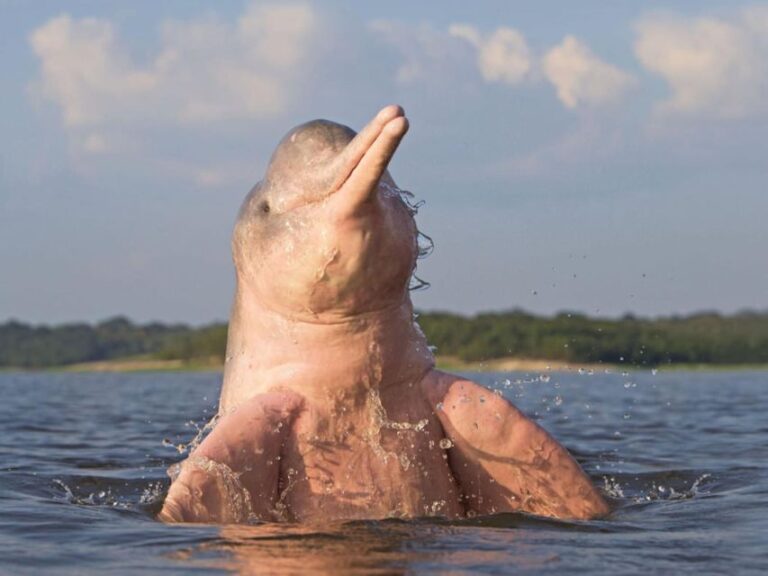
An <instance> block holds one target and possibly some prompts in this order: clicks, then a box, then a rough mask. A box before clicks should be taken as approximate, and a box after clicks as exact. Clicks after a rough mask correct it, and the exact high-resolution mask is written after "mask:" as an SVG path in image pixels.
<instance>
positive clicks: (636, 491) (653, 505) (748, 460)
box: [0, 372, 768, 574]
mask: <svg viewBox="0 0 768 576" xmlns="http://www.w3.org/2000/svg"><path fill="white" fill-rule="evenodd" d="M473 377H474V378H475V379H476V380H478V381H480V382H481V383H483V384H485V385H487V386H491V387H494V388H497V389H500V390H501V391H502V392H503V393H504V394H505V395H506V396H507V397H508V398H509V399H510V400H512V401H513V402H515V404H517V405H518V406H519V407H521V408H522V409H523V410H525V411H526V412H527V413H528V414H530V415H532V416H534V417H536V418H538V419H539V421H540V423H541V424H542V425H544V426H545V427H546V428H547V429H548V430H550V431H551V432H553V433H554V434H555V436H556V437H557V438H558V439H560V440H561V441H562V442H563V443H564V444H565V445H566V446H567V447H568V448H569V449H570V450H571V451H572V452H573V454H574V455H575V456H576V457H577V459H578V460H579V461H580V462H581V463H582V465H583V466H584V468H585V469H586V470H587V472H588V473H589V474H590V475H591V476H592V478H593V479H594V480H595V482H597V483H598V484H599V485H600V486H602V487H603V488H604V490H605V491H606V493H607V494H608V495H609V496H610V498H611V501H612V503H613V505H614V507H615V511H614V512H613V514H612V515H611V516H610V517H609V518H607V519H605V520H600V521H592V522H558V521H552V520H543V519H538V518H532V517H526V516H524V515H518V514H506V515H499V516H495V517H487V518H476V519H473V520H467V521H461V522H447V521H439V520H434V519H431V520H426V519H425V520H414V521H394V520H393V521H370V522H348V523H335V524H329V525H327V526H321V527H317V526H315V527H303V526H296V525H275V524H271V525H262V526H247V527H224V528H222V527H216V526H166V525H163V524H161V523H158V522H156V521H155V520H154V517H153V515H154V513H155V512H156V511H157V509H158V507H159V505H160V502H161V500H162V497H163V494H164V492H165V490H166V489H167V486H168V480H167V476H166V474H165V470H166V469H167V467H168V466H169V465H170V464H172V463H173V462H175V461H177V460H179V459H180V458H181V456H180V455H179V454H178V452H177V451H176V450H175V449H174V448H172V447H169V446H168V445H167V444H168V442H166V443H165V444H166V445H164V442H163V441H164V439H167V440H170V443H171V444H178V443H183V442H186V441H189V440H190V439H191V438H192V437H193V436H194V435H195V426H198V425H200V424H202V423H204V422H205V421H206V420H207V419H208V418H209V417H210V416H211V415H212V414H213V413H215V400H216V398H217V397H218V387H219V383H220V378H221V377H220V375H219V374H217V373H157V374H151V373H148V374H73V373H61V374H53V373H39V374H37V373H20V374H16V373H2V374H0V393H2V398H3V400H2V402H1V403H0V573H8V574H42V573H52V574H53V573H55V574H81V573H83V572H112V573H117V574H134V573H147V572H160V571H163V572H164V573H166V574H176V573H178V574H188V573H200V574H209V573H211V574H214V573H229V572H232V571H235V572H236V571H241V572H243V573H257V574H258V573H265V574H274V573H281V572H282V573H312V572H315V573H328V574H337V573H354V574H393V573H394V574H397V573H419V574H423V573H446V572H451V573H453V574H464V573H466V574H470V573H484V574H509V573H513V572H514V573H518V574H521V573H522V574H527V573H530V574H547V573H552V574H555V573H556V574H573V573H578V572H585V573H587V572H588V573H611V574H635V573H650V574H654V573H667V572H668V573H674V574H685V573H696V574H702V573H738V574H763V573H766V572H768V463H767V461H768V417H766V414H765V411H766V407H768V372H733V373H728V372H717V373H702V372H669V373H665V372H661V373H658V374H655V375H654V374H651V373H649V372H643V373H631V374H622V373H620V372H618V373H617V372H615V373H612V374H603V373H599V374H589V373H584V374H576V373H569V374H552V375H551V376H542V375H539V374H520V373H504V374H477V375H473Z"/></svg>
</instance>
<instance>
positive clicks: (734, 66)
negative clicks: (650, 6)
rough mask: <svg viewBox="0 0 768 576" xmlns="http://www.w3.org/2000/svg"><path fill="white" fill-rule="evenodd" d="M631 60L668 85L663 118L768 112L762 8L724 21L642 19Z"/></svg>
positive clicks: (767, 19)
mask: <svg viewBox="0 0 768 576" xmlns="http://www.w3.org/2000/svg"><path fill="white" fill-rule="evenodd" d="M635 54H636V55H637V58H638V59H639V60H640V62H641V63H642V64H643V66H644V67H645V68H647V69H648V70H649V71H651V72H653V73H656V74H658V75H660V76H662V77H663V78H664V80H666V82H667V83H668V84H669V87H670V90H671V94H670V97H669V98H668V99H667V100H666V101H664V102H662V103H661V106H660V110H661V111H663V112H668V113H678V114H688V115H695V114H704V113H705V114H711V115H714V116H720V117H744V116H748V115H751V114H754V113H758V112H762V111H765V110H766V109H768V105H767V104H766V100H767V99H768V66H766V61H768V7H753V8H750V9H747V10H743V11H741V12H740V13H739V14H738V15H736V16H735V17H733V18H730V19H725V18H698V19H685V18H682V17H675V16H669V15H656V16H651V17H648V18H645V19H644V20H641V21H640V22H639V23H638V25H637V39H636V42H635Z"/></svg>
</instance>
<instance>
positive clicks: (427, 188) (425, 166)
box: [0, 0, 768, 324]
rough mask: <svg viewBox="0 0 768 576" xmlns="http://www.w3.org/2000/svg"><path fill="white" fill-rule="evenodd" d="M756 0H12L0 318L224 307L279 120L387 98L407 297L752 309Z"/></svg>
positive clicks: (358, 118)
mask: <svg viewBox="0 0 768 576" xmlns="http://www.w3.org/2000/svg"><path fill="white" fill-rule="evenodd" d="M766 62H768V3H766V2H747V3H742V2H738V1H733V0H727V1H724V0H720V1H711V0H690V1H685V0H681V1H677V2H669V1H667V2H655V1H646V2H636V1H631V0H612V1H611V2H607V1H593V0H580V1H579V2H573V1H572V0H558V1H555V0H536V1H516V2H509V1H506V0H500V1H484V2H471V3H470V2H465V1H441V2H410V1H405V0H392V1H388V2H334V1H326V2H301V1H297V2H292V1H285V0H284V1H280V2H261V1H255V0H254V1H234V2H231V1H219V2H215V3H214V2H201V1H194V0H168V1H164V2H151V1H136V2H130V3H126V2H115V1H109V0H98V1H70V2H60V1H56V2H53V1H47V0H36V1H35V2H28V1H26V0H0V71H2V74H0V133H1V134H2V137H1V138H0V321H3V320H5V319H9V318H15V319H18V320H22V321H27V322H34V323H54V324H55V323H62V322H70V321H97V320H101V319H104V318H108V317H112V316H115V315H126V316H128V317H130V318H132V319H134V320H137V321H142V322H144V321H150V320H159V321H175V322H187V323H192V324H201V323H206V322H211V321H217V320H224V319H226V318H227V317H228V314H229V307H230V304H231V298H232V293H233V290H234V274H233V268H232V264H231V259H230V254H229V235H230V233H231V230H232V226H233V223H234V219H235V216H236V213H237V210H238V207H239V205H240V202H241V201H242V199H243V197H244V196H245V194H246V193H247V192H248V190H249V189H250V188H251V187H252V186H253V184H254V183H255V182H257V181H258V180H259V179H260V178H261V176H262V175H263V172H264V169H265V167H266V164H267V161H268V159H269V156H270V154H271V151H272V150H273V148H274V146H275V145H276V144H277V142H278V141H279V139H280V138H281V137H282V135H283V134H284V133H285V132H287V131H288V130H289V129H290V128H291V127H292V126H294V125H296V124H300V123H302V122H305V121H307V120H310V119H313V118H327V119H330V120H334V121H338V122H341V123H344V124H347V125H349V126H352V127H353V128H355V129H359V128H360V127H362V126H363V125H364V124H365V122H366V121H367V120H369V119H370V117H372V116H373V114H374V113H375V112H376V111H377V110H378V109H380V108H381V107H382V106H384V105H386V104H389V103H398V104H401V105H402V106H403V107H404V108H405V110H406V113H407V115H408V117H409V119H410V122H411V130H410V132H409V134H408V135H407V136H406V138H405V140H404V141H403V143H402V144H401V147H400V149H399V151H398V153H397V155H396V157H395V159H394V161H393V163H392V165H391V172H392V174H393V176H394V178H395V180H396V181H397V182H398V184H399V186H400V187H401V188H404V189H408V190H410V191H412V192H413V193H414V194H415V195H416V196H417V197H418V198H420V199H422V200H424V201H425V205H424V206H423V208H422V209H421V211H420V213H419V215H418V223H419V227H420V229H421V230H422V231H423V232H425V233H426V234H428V235H430V236H431V237H432V238H433V240H434V242H435V250H434V252H433V254H432V255H431V256H429V257H428V258H426V259H424V260H422V261H420V263H419V271H418V274H419V276H420V277H421V278H423V279H425V280H427V281H428V282H430V283H431V287H430V288H429V289H428V290H424V291H420V292H417V293H414V301H415V304H416V306H417V307H418V308H420V309H423V310H449V311H454V312H460V313H466V314H470V313H475V312H478V311H488V310H503V309H511V308H523V309H525V310H529V311H532V312H536V313H541V314H552V313H555V312H557V311H561V310H570V311H578V312H583V313H586V314H590V315H599V316H618V315H623V314H625V313H632V314H636V315H641V316H660V315H670V314H685V313H690V312H694V311H700V310H716V311H720V312H724V313H732V312H736V311H739V310H743V309H759V310H765V309H768V257H767V256H766V252H768V231H767V230H768V226H767V225H766V220H768V186H767V185H766V184H767V183H768V146H766V142H765V139H766V134H768V65H767V64H766Z"/></svg>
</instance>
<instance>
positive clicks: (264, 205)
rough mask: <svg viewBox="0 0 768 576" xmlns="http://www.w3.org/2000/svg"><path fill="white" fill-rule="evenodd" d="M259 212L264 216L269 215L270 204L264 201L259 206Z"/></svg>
mask: <svg viewBox="0 0 768 576" xmlns="http://www.w3.org/2000/svg"><path fill="white" fill-rule="evenodd" d="M259 210H261V211H262V212H263V213H264V214H269V210H270V208H269V202H267V201H266V200H264V201H263V202H262V203H261V204H259Z"/></svg>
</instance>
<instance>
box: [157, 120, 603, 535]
mask: <svg viewBox="0 0 768 576" xmlns="http://www.w3.org/2000/svg"><path fill="white" fill-rule="evenodd" d="M407 131H408V121H407V119H406V118H405V114H404V112H403V110H402V109H401V108H400V107H398V106H388V107H386V108H384V109H382V110H381V111H380V112H379V113H378V114H377V115H376V116H375V117H374V118H373V119H372V120H371V122H370V123H369V124H368V125H367V126H366V127H365V128H364V129H363V130H362V131H361V132H360V133H359V134H355V133H354V131H352V130H351V129H350V128H347V127H345V126H342V125H339V124H335V123H333V122H328V121H325V120H316V121H313V122H309V123H307V124H303V125H301V126H298V127H296V128H294V129H293V130H291V131H290V132H289V133H288V134H287V135H286V136H285V138H284V139H283V140H282V141H281V143H280V144H279V146H278V147H277V149H276V151H275V153H274V155H273V157H272V159H271V161H270V164H269V168H268V169H267V173H266V175H265V177H264V179H263V180H262V181H261V182H260V183H259V184H257V185H256V186H255V187H254V188H253V190H252V191H251V192H250V193H249V194H248V196H247V197H246V199H245V201H244V203H243V206H242V208H241V210H240V214H239V217H238V221H237V224H236V225H235V230H234V233H233V237H232V253H233V260H234V263H235V269H236V273H237V290H236V294H235V298H234V304H233V307H232V314H231V318H230V325H229V339H228V345H227V362H226V368H225V374H224V383H223V387H222V393H221V399H220V408H219V411H220V414H219V415H220V420H219V422H218V424H217V426H216V427H215V428H214V430H213V432H212V433H211V434H210V435H209V436H208V437H207V438H206V439H205V440H204V441H203V442H202V444H200V445H199V446H198V447H197V448H196V449H195V450H194V451H193V453H192V454H191V455H190V457H189V458H188V459H187V460H186V461H185V462H184V463H183V464H182V466H181V468H180V471H179V473H178V475H177V476H176V478H175V479H174V481H173V483H172V485H171V488H170V491H169V493H168V496H167V498H166V501H165V505H164V507H163V510H162V511H161V513H160V518H161V519H162V520H164V521H168V522H214V523H229V524H231V523H247V522H252V521H297V522H321V521H327V520H331V519H362V518H386V517H417V516H443V517H449V518H462V517H466V516H472V515H476V514H492V513H497V512H509V511H523V512H528V513H532V514H539V515H543V516H551V517H556V518H593V517H597V516H602V515H604V514H606V513H607V512H608V506H607V505H606V502H605V501H604V499H603V498H602V497H601V495H600V494H599V492H598V491H597V490H596V489H595V487H594V486H593V485H592V483H591V482H590V480H589V478H588V477H587V476H586V475H585V474H584V472H583V471H582V470H581V468H580V467H579V465H578V464H577V463H576V461H575V460H574V459H573V458H572V457H571V456H570V455H569V454H568V452H567V451H566V450H565V449H564V448H563V447H562V446H561V445H560V444H558V443H557V441H556V440H555V439H554V438H552V437H551V436H550V435H549V434H548V433H547V432H546V431H545V430H544V429H542V428H541V427H539V426H538V425H537V424H535V423H534V422H532V421H531V420H530V419H528V418H527V417H526V416H525V415H523V414H522V413H521V412H520V411H519V410H517V409H516V408H515V407H514V406H513V405H512V404H511V403H509V402H508V401H507V400H505V399H504V398H502V397H500V396H498V395H496V394H494V393H493V392H491V391H489V390H487V389H486V388H483V387H482V386H480V385H478V384H476V383H474V382H471V381H468V380H464V379H462V378H460V377H457V376H453V375H451V374H447V373H443V372H440V371H438V370H435V369H434V359H433V356H432V353H431V351H430V349H429V347H428V346H427V342H426V341H425V338H424V336H423V334H422V332H421V330H419V328H418V326H417V325H416V324H415V323H414V321H413V307H412V304H411V300H410V296H409V292H408V282H409V278H410V277H411V274H412V273H413V270H414V268H415V263H416V256H417V253H418V246H417V229H416V225H415V222H414V219H413V212H412V210H410V209H409V207H408V206H407V205H406V203H405V202H404V201H403V199H402V197H401V195H400V194H399V193H398V189H397V187H396V185H395V182H394V180H393V179H392V177H391V176H390V174H389V173H388V171H387V167H388V165H389V162H390V160H391V159H392V156H393V155H394V153H395V151H396V149H397V147H398V145H399V144H400V142H401V140H402V138H403V137H404V136H405V134H406V132H407Z"/></svg>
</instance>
